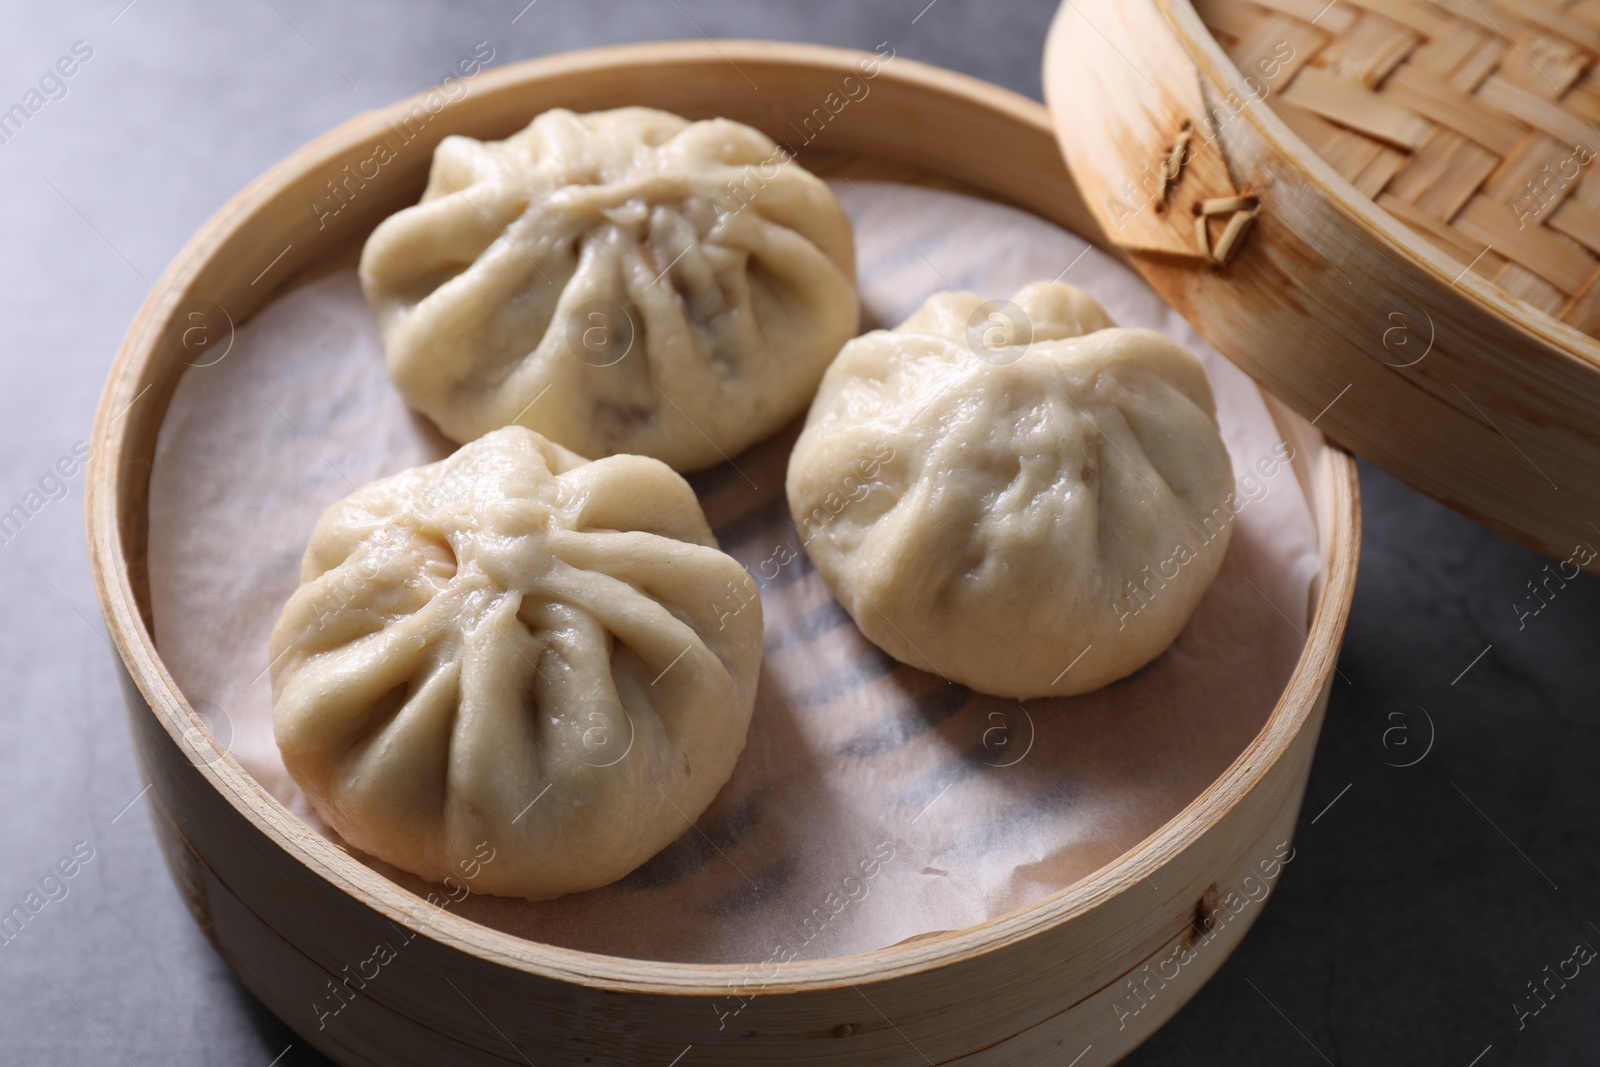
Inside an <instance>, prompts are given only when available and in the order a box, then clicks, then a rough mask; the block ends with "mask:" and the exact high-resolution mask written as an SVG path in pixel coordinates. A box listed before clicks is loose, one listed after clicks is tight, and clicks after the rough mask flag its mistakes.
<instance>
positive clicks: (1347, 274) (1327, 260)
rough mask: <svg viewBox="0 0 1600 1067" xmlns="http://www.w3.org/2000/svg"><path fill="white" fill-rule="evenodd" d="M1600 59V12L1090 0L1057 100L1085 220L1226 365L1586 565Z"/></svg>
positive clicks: (1598, 508) (1379, 2)
mask: <svg viewBox="0 0 1600 1067" xmlns="http://www.w3.org/2000/svg"><path fill="white" fill-rule="evenodd" d="M1208 23H1209V25H1208ZM1597 53H1600V6H1597V5H1595V4H1594V3H1593V2H1592V0H1581V2H1578V3H1569V2H1566V0H1528V2H1526V3H1509V2H1506V0H1483V3H1478V2H1476V0H1350V2H1348V3H1341V4H1332V3H1327V2H1326V0H1195V3H1194V4H1193V5H1191V3H1190V0H1072V2H1070V3H1068V4H1065V5H1063V6H1062V8H1061V9H1060V11H1059V12H1058V13H1057V16H1056V21H1055V24H1054V26H1053V27H1052V30H1051V33H1050V36H1049V40H1048V43H1047V46H1046V59H1045V95H1046V98H1047V100H1049V102H1050V108H1051V114H1052V115H1053V117H1054V119H1055V122H1056V130H1057V133H1058V134H1059V137H1060V140H1061V145H1062V149H1063V151H1064V153H1065V155H1066V157H1067V161H1068V164H1069V166H1070V167H1071V168H1072V171H1073V174H1074V176H1075V177H1076V179H1077V181H1078V184H1079V187H1080V189H1081V190H1082V191H1083V194H1084V199H1085V203H1086V206H1087V207H1088V208H1089V210H1090V211H1091V213H1092V214H1094V216H1095V217H1096V219H1097V220H1098V221H1099V222H1100V223H1101V225H1102V227H1103V228H1104V232H1105V233H1106V234H1107V236H1108V237H1109V238H1110V239H1111V240H1112V241H1113V242H1114V243H1115V244H1117V245H1118V246H1119V247H1121V248H1123V249H1124V250H1125V251H1126V252H1127V254H1128V257H1129V259H1130V260H1131V262H1132V263H1133V264H1134V265H1135V266H1136V267H1137V268H1138V269H1139V271H1140V272H1141V273H1142V274H1143V275H1144V276H1145V278H1146V279H1147V280H1148V281H1149V282H1150V283H1151V284H1152V285H1153V286H1154V287H1155V288H1156V289H1157V290H1158V291H1159V292H1160V293H1161V294H1162V295H1163V296H1164V297H1166V299H1167V300H1168V301H1169V302H1171V303H1172V304H1173V305H1174V306H1175V307H1176V308H1178V310H1179V311H1181V312H1182V313H1183V314H1184V315H1185V316H1186V317H1187V318H1188V319H1189V321H1190V322H1192V323H1193V324H1194V325H1195V327H1196V328H1197V329H1198V330H1199V331H1200V332H1201V333H1202V334H1203V335H1205V336H1206V338H1207V339H1208V340H1210V341H1211V342H1212V343H1213V344H1214V345H1216V346H1217V348H1219V349H1220V350H1221V351H1223V352H1224V353H1226V354H1227V355H1228V356H1229V358H1231V359H1232V360H1233V361H1234V362H1235V363H1237V364H1239V365H1240V366H1241V367H1243V368H1244V369H1245V370H1246V371H1248V372H1249V373H1250V374H1251V375H1252V376H1253V377H1255V378H1256V380H1257V381H1259V382H1261V383H1262V385H1264V386H1265V387H1266V388H1267V389H1268V390H1270V391H1271V392H1272V393H1273V394H1274V395H1275V396H1277V397H1278V398H1280V399H1282V400H1283V401H1285V402H1286V403H1288V404H1289V405H1290V406H1291V407H1293V408H1294V409H1295V410H1296V411H1298V412H1299V413H1300V414H1302V415H1304V416H1305V417H1307V418H1308V419H1311V420H1312V421H1313V422H1315V423H1316V424H1317V425H1318V426H1319V427H1320V428H1321V429H1322V430H1323V431H1324V432H1325V433H1327V434H1328V436H1329V437H1331V438H1332V439H1334V440H1335V441H1338V442H1340V443H1341V444H1343V445H1345V446H1346V447H1348V448H1349V449H1351V450H1352V451H1354V452H1356V453H1358V454H1360V455H1362V456H1364V457H1366V458H1367V459H1370V460H1372V461H1373V462H1375V463H1377V464H1378V465H1379V466H1381V467H1383V468H1384V469H1385V470H1387V471H1389V472H1390V473H1392V474H1394V475H1396V476H1397V477H1399V478H1401V479H1402V480H1404V481H1406V482H1408V483H1409V484H1410V485H1412V486H1414V487H1415V488H1417V489H1420V490H1422V491H1423V492H1426V493H1428V494H1430V495H1432V496H1434V497H1435V498H1437V499H1438V500H1440V501H1442V502H1444V503H1445V504H1448V505H1449V506H1451V507H1453V508H1455V509H1456V510H1458V511H1460V512H1462V513H1464V514H1466V515H1467V516H1469V517H1471V518H1473V519H1476V520H1477V521H1479V522H1481V523H1483V524H1485V525H1487V526H1489V527H1490V528H1492V529H1494V530H1496V531H1498V532H1500V533H1503V534H1506V535H1508V536H1511V537H1514V538H1516V539H1518V540H1521V541H1523V542H1524V543H1526V544H1529V545H1531V546H1533V547H1535V548H1537V549H1540V550H1541V551H1544V552H1546V553H1548V554H1550V555H1553V556H1557V557H1567V556H1569V555H1571V554H1573V553H1574V551H1575V549H1574V546H1575V545H1580V544H1581V543H1583V542H1588V541H1590V540H1592V539H1593V538H1594V537H1595V536H1596V533H1597V529H1600V528H1597V527H1596V526H1595V525H1593V523H1594V521H1596V517H1597V516H1600V433H1597V432H1596V429H1595V425H1596V414H1597V412H1600V341H1597V340H1596V338H1595V337H1594V336H1592V335H1593V334H1595V333H1597V332H1600V178H1596V177H1595V176H1594V174H1593V173H1592V170H1593V169H1594V168H1592V167H1590V166H1589V163H1588V161H1589V160H1590V159H1592V158H1593V157H1594V155H1595V154H1596V153H1600V126H1597V125H1596V123H1597V122H1600V80H1597V73H1596V69H1595V67H1594V62H1595V58H1596V55H1597ZM1179 157H1181V159H1180V158H1179ZM1374 198H1376V199H1374ZM1197 212H1199V214H1197ZM1587 558H1589V559H1590V562H1589V564H1588V567H1589V569H1591V570H1597V569H1600V560H1597V559H1596V558H1595V557H1594V554H1593V553H1589V554H1587Z"/></svg>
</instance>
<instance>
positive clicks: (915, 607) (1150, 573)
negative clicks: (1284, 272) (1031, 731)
mask: <svg viewBox="0 0 1600 1067" xmlns="http://www.w3.org/2000/svg"><path fill="white" fill-rule="evenodd" d="M1008 315H1009V316H1010V318H1007V317H1006V316H1008ZM993 330H1000V331H1002V333H1003V334H1004V335H1005V341H1004V343H1000V344H998V345H996V344H994V343H992V342H991V341H989V340H987V339H988V338H990V337H991V336H992V335H991V333H990V331H993ZM1030 334H1031V343H1028V344H1027V345H1026V346H1025V347H1023V346H1021V345H1018V344H1013V343H1010V342H1014V341H1016V340H1020V339H1026V338H1027V337H1028V336H1029V335H1030ZM979 352H982V353H983V354H984V358H979V355H978V354H977V353H979ZM787 489H788V496H789V504H790V509H791V511H792V512H793V515H794V519H795V523H796V525H797V528H798V529H799V531H800V535H801V538H802V540H803V542H804V544H805V546H806V551H807V552H808V553H809V554H810V556H811V559H812V561H813V562H814V563H815V564H816V567H817V569H818V571H820V572H821V573H822V575H823V577H824V578H825V579H827V582H828V585H829V586H830V587H831V588H832V590H833V592H834V595H835V596H836V597H837V598H838V600H839V602H840V604H842V605H843V606H844V608H845V609H846V610H847V611H848V612H849V613H850V615H851V617H853V618H854V619H855V621H856V623H857V625H858V626H859V627H860V628H861V630H862V632H863V633H865V634H866V635H867V637H869V638H870V639H871V640H872V641H873V642H875V643H876V644H878V645H879V646H880V647H882V648H883V649H884V650H885V651H887V652H888V653H889V654H891V655H892V656H894V657H895V658H896V659H899V660H901V661H902V662H905V663H909V664H911V665H913V666H916V667H919V668H921V669H923V670H929V671H934V672H936V673H939V674H942V675H943V676H945V677H946V678H949V679H951V680H953V681H957V682H960V683H963V684H965V685H967V686H969V687H971V688H973V689H976V690H979V691H981V692H986V693H992V694H995V695H998V696H1011V697H1042V696H1064V695H1069V694H1072V693H1082V692H1087V691H1088V690H1091V689H1095V688H1098V687H1099V686H1102V685H1104V684H1106V683H1108V682H1111V681H1114V680H1115V679H1118V678H1121V677H1124V676H1126V675H1128V674H1130V673H1132V672H1133V671H1135V670H1137V669H1138V668H1139V667H1141V666H1143V665H1144V664H1146V663H1148V662H1149V661H1150V660H1152V659H1154V658H1155V657H1156V656H1158V655H1160V654H1161V652H1162V651H1163V650H1164V649H1166V647H1167V646H1168V645H1169V644H1170V643H1171V642H1172V640H1173V639H1174V638H1175V637H1176V636H1177V635H1178V632H1179V631H1180V630H1182V628H1183V626H1184V623H1185V622H1186V621H1187V620H1188V618H1189V616H1190V614H1191V613H1192V612H1193V611H1194V609H1195V607H1196V606H1197V605H1198V603H1199V601H1200V598H1201V596H1202V595H1203V594H1204V593H1205V591H1206V589H1207V587H1208V586H1209V585H1210V584H1211V581H1212V579H1213V578H1214V577H1215V576H1216V572H1217V569H1218V567H1219V566H1220V565H1221V562H1222V557H1223V554H1224V553H1225V551H1226V549H1227V544H1228V538H1229V534H1230V532H1231V529H1232V524H1231V521H1229V520H1230V519H1231V513H1230V512H1229V510H1228V508H1227V507H1226V506H1225V503H1224V502H1225V500H1226V498H1227V497H1228V494H1229V493H1230V492H1231V491H1232V490H1233V473H1232V470H1231V467H1230V464H1229V459H1228V454H1227V450H1226V448H1225V447H1224V445H1223V443H1222V439H1221V436H1220V435H1219V433H1218V431H1217V426H1216V415H1215V405H1214V402H1213V400H1212V395H1211V389H1210V386H1209V385H1208V383H1207V381H1206V378H1205V373H1204V371H1203V369H1202V368H1201V366H1200V363H1199V361H1198V360H1196V359H1195V357H1194V356H1193V355H1191V354H1190V353H1189V352H1187V351H1185V350H1184V349H1182V348H1181V347H1179V346H1178V345H1176V344H1174V343H1173V342H1171V341H1169V340H1168V339H1166V338H1165V337H1163V336H1161V335H1160V334H1158V333H1155V332H1154V331H1151V330H1143V329H1122V328H1118V327H1116V326H1114V324H1113V323H1112V322H1111V319H1110V318H1109V317H1108V316H1107V315H1106V313H1105V311H1104V310H1103V309H1101V307H1100V306H1099V305H1098V304H1096V303H1095V302H1094V301H1093V300H1092V299H1091V298H1090V297H1089V296H1088V295H1086V294H1085V293H1083V292H1082V291H1080V290H1078V289H1075V288H1073V287H1071V286H1068V285H1062V284H1059V283H1038V284H1034V285H1030V286H1028V287H1026V288H1024V289H1023V290H1022V291H1020V292H1019V293H1017V294H1016V296H1015V297H1014V298H1013V304H1012V310H1010V311H1006V310H1003V309H1001V310H995V309H994V305H993V304H987V305H986V304H985V301H984V300H983V298H981V297H979V296H977V295H976V294H973V293H963V292H946V293H939V294H936V295H935V296H933V297H932V298H930V299H929V300H928V301H927V303H925V304H924V305H923V306H922V308H921V309H919V310H918V311H917V312H916V313H915V314H913V315H912V316H911V317H910V318H909V319H907V320H906V321H905V322H904V323H902V324H901V325H900V326H899V327H897V328H896V329H894V330H878V331H874V332H872V333H868V334H865V335H863V336H862V337H859V338H857V339H856V340H854V341H852V342H850V343H849V344H848V345H846V346H845V348H844V350H843V351H842V352H841V353H840V354H839V357H838V359H837V360H836V361H835V362H834V363H833V365H832V366H831V367H830V368H829V369H828V372H827V374H826V376H825V377H824V379H823V382H822V387H821V389H820V391H819V392H818V394H817V398H816V400H815V402H814V403H813V404H812V407H811V413H810V416H809V417H808V419H807V421H806V427H805V431H804V432H803V433H802V434H801V436H800V439H799V440H798V442H796V444H795V448H794V453H793V455H792V457H791V459H790V463H789V473H788V482H787ZM1069 667H1070V670H1069V669H1068V668H1069Z"/></svg>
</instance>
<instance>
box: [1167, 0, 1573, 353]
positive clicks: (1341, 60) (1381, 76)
mask: <svg viewBox="0 0 1600 1067" xmlns="http://www.w3.org/2000/svg"><path fill="white" fill-rule="evenodd" d="M1195 7H1196V10H1197V11H1198V12H1199V14H1200V16H1201V18H1202V19H1204V20H1205V22H1206V25H1207V26H1208V27H1209V28H1210V29H1211V30H1212V32H1213V33H1214V34H1215V35H1216V37H1217V40H1218V42H1219V43H1220V44H1221V45H1222V47H1223V49H1224V50H1225V51H1226V52H1227V53H1228V55H1229V56H1230V57H1231V58H1232V59H1233V60H1234V61H1235V63H1237V65H1238V66H1239V69H1241V70H1245V71H1250V70H1257V69H1262V68H1261V67H1260V64H1262V63H1263V62H1268V61H1272V60H1276V61H1277V62H1278V63H1281V64H1282V65H1283V67H1284V68H1286V69H1284V70H1282V72H1281V73H1279V74H1278V76H1277V77H1276V78H1275V79H1274V80H1273V81H1272V83H1271V86H1270V89H1269V90H1268V95H1267V96H1266V102H1267V104H1268V106H1270V107H1271V108H1272V109H1273V110H1274V111H1275V112H1276V113H1277V114H1278V116H1279V117H1280V118H1282V119H1283V120H1284V122H1285V123H1286V124H1287V125H1288V126H1289V127H1290V128H1291V129H1292V130H1293V131H1294V132H1295V133H1296V134H1297V135H1298V136H1299V137H1300V138H1301V139H1303V140H1304V141H1305V142H1306V144H1307V145H1308V146H1310V148H1311V149H1312V151H1314V152H1316V153H1317V154H1318V155H1319V156H1321V157H1322V158H1323V159H1324V160H1326V161H1327V162H1328V163H1329V164H1330V165H1331V166H1332V167H1333V168H1334V169H1335V170H1337V171H1338V172H1339V173H1340V174H1342V175H1343V176H1344V177H1345V178H1347V179H1349V180H1350V182H1351V183H1352V184H1353V185H1355V187H1356V188H1357V189H1359V190H1360V191H1361V192H1362V193H1363V194H1365V195H1367V196H1369V197H1371V198H1372V199H1373V200H1375V201H1376V202H1377V204H1378V205H1379V206H1380V207H1382V208H1384V209H1385V210H1387V211H1388V212H1389V213H1390V214H1391V215H1393V216H1394V217H1395V218H1397V219H1398V220H1399V221H1401V222H1403V223H1404V224H1405V225H1407V226H1408V227H1410V228H1411V229H1412V230H1414V231H1416V232H1417V233H1418V234H1420V235H1421V236H1423V237H1424V238H1426V239H1427V240H1429V241H1431V242H1432V243H1433V244H1435V245H1436V246H1438V247H1439V248H1441V249H1442V250H1444V251H1445V252H1446V253H1447V254H1448V255H1450V256H1452V257H1453V258H1455V259H1457V260H1459V261H1460V263H1461V264H1462V266H1463V268H1468V267H1470V269H1471V270H1473V271H1476V272H1478V273H1480V274H1482V275H1483V276H1484V277H1486V278H1488V279H1490V280H1492V281H1494V282H1497V283H1498V284H1499V285H1500V286H1501V287H1502V288H1504V289H1505V290H1506V291H1508V292H1509V293H1511V294H1512V295H1514V296H1516V297H1518V298H1520V299H1521V300H1523V301H1525V302H1526V303H1528V304H1530V305H1531V306H1533V307H1534V308H1537V309H1538V310H1540V311H1543V312H1546V313H1548V314H1551V315H1554V316H1555V317H1557V318H1559V319H1561V320H1562V321H1563V322H1567V323H1570V324H1571V325H1573V326H1575V327H1577V328H1578V329H1580V330H1582V331H1584V332H1585V333H1588V334H1590V335H1593V336H1600V177H1596V174H1595V170H1596V169H1597V168H1595V167H1593V166H1591V164H1592V163H1593V162H1594V160H1595V158H1596V156H1597V155H1600V67H1597V64H1596V59H1597V57H1600V0H1576V2H1569V0H1336V2H1334V3H1326V0H1196V4H1195Z"/></svg>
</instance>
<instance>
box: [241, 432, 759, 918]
mask: <svg viewBox="0 0 1600 1067" xmlns="http://www.w3.org/2000/svg"><path fill="white" fill-rule="evenodd" d="M270 652H271V655H272V657H273V659H272V664H273V666H272V691H273V701H274V706H273V727H274V732H275V734H276V736H277V741H278V746H279V748H280V750H281V751H282V754H283V762H284V765H285V766H286V767H287V768H288V770H289V773H290V774H291V775H292V776H293V777H294V779H295V781H297V782H298V783H299V784H300V786H301V787H302V788H303V789H304V790H305V792H306V794H307V796H308V797H309V798H310V800H311V803H312V805H313V806H314V807H315V808H316V810H317V812H318V813H319V814H321V816H322V817H323V818H324V819H325V820H327V822H328V824H329V825H330V826H332V827H333V828H334V829H335V830H337V831H338V832H339V834H340V835H341V836H342V837H343V838H344V839H345V840H346V841H348V842H349V843H350V844H352V845H354V846H355V847H357V848H359V849H361V850H362V851H364V852H367V853H370V854H371V855H373V856H376V857H378V858H380V859H383V860H386V861H388V862H389V863H392V864H394V865H395V866H396V867H400V868H402V869H404V870H407V871H410V872H412V873H413V874H417V875H420V876H422V877H423V878H427V879H431V880H433V881H441V880H443V879H444V877H445V876H447V875H449V874H452V873H455V872H456V871H457V867H458V865H459V864H461V863H463V862H465V861H468V860H470V859H471V858H472V857H473V856H474V855H475V854H476V855H478V856H479V858H482V854H481V853H478V852H477V850H478V848H479V846H480V845H481V844H482V843H484V842H487V844H488V846H489V848H490V849H492V855H493V857H494V859H493V861H492V862H488V863H484V864H483V865H482V868H481V871H480V873H479V874H478V875H477V876H476V877H475V878H474V881H473V888H474V890H476V891H482V892H487V893H495V894H502V895H506V896H520V897H528V898H533V899H539V898H545V897H551V896H556V895H559V894H562V893H570V892H574V891H576V890H582V889H590V888H593V887H596V886H600V885H604V884H606V883H608V882H611V881H613V880H615V879H617V878H619V877H621V876H623V875H625V874H627V873H628V872H629V871H631V870H633V869H634V868H635V867H637V866H638V865H639V864H641V863H643V862H644V861H645V860H647V859H649V858H650V857H651V856H652V855H654V854H655V853H656V852H657V851H659V850H660V849H661V848H662V847H663V846H665V845H666V844H668V843H669V842H671V841H672V840H673V839H674V838H676V837H677V836H678V835H679V834H680V833H682V832H683V831H684V830H685V829H686V828H687V827H688V825H689V822H688V820H691V819H694V818H697V817H698V816H699V815H700V814H701V812H703V811H704V810H705V808H706V806H707V805H708V804H710V803H711V800H712V798H713V797H714V796H715V795H716V793H717V791H718V790H719V789H720V788H721V787H722V786H723V784H724V783H725V782H726V781H727V780H728V777H729V775H730V774H731V773H732V771H733V766H734V761H735V760H736V759H737V758H738V756H739V753H740V752H741V751H742V750H743V748H744V743H745V733H746V729H747V727H748V726H749V722H750V714H751V710H752V707H753V706H754V701H755V689H756V676H757V673H758V671H759V668H760V662H761V602H760V599H759V597H758V596H757V594H756V591H755V585H754V583H753V582H752V581H751V579H750V577H749V575H748V574H747V573H746V572H745V570H744V568H743V567H741V566H740V565H739V564H738V563H737V562H736V561H735V560H734V559H733V558H732V557H730V556H728V555H725V554H724V553H722V552H721V551H719V550H718V548H717V546H716V541H715V539H714V538H713V537H712V535H711V530H710V528H709V527H708V526H707V525H706V520H705V516H704V514H703V513H702V512H701V510H700V505H699V502H698V501H697V500H696V499H695V496H694V493H693V492H692V491H691V490H690V488H689V486H688V484H687V483H686V482H684V480H683V479H682V478H681V477H679V476H678V475H677V474H674V473H673V472H672V471H671V470H669V469H668V468H667V467H666V465H665V464H663V463H661V462H659V461H657V460H653V459H647V458H645V457H642V456H614V457H611V458H607V459H602V460H598V461H595V462H588V461H586V460H584V459H583V458H582V457H581V456H578V455H576V454H575V453H573V452H570V451H568V450H567V449H565V448H562V447H561V446H559V445H556V444H553V443H551V442H550V441H547V440H546V439H544V438H543V437H540V436H539V435H538V434H536V433H534V432H533V431H531V430H527V429H524V428H522V427H520V426H515V427H508V428H505V429H502V430H498V431H495V432H494V433H491V434H488V435H486V436H484V437H482V438H479V439H478V440H477V441H474V442H472V443H471V444H468V445H466V446H464V447H463V448H461V449H460V450H459V451H458V452H456V453H455V455H453V456H451V457H450V458H448V459H446V460H443V461H442V462H439V463H434V464H430V465H428V466H424V467H417V468H415V469H412V470H408V471H404V472H402V473H400V474H396V475H394V476H392V477H389V478H384V479H382V480H380V481H376V482H373V483H371V484H370V485H367V486H365V487H364V488H362V489H359V490H357V491H356V492H354V493H352V494H351V495H350V496H348V497H346V498H345V499H344V500H341V501H340V502H338V503H337V504H334V505H333V506H332V507H330V508H329V509H328V510H327V511H326V512H325V513H324V514H323V516H322V518H321V519H320V520H319V521H318V523H317V525H316V528H315V529H314V530H313V532H312V535H311V542H310V545H309V546H308V547H307V549H306V554H305V561H304V564H303V568H302V572H301V585H300V588H299V589H298V590H297V591H296V592H295V594H294V595H293V596H292V597H291V598H290V600H289V602H288V604H287V606H286V607H285V608H284V610H283V614H282V616H281V617H280V618H279V620H278V623H277V626H276V628H275V629H274V630H273V633H272V643H271V649H270Z"/></svg>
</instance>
